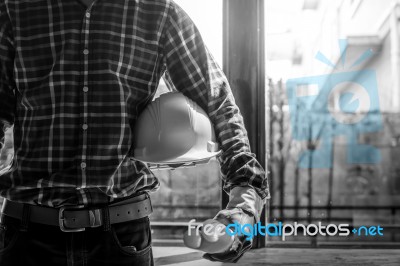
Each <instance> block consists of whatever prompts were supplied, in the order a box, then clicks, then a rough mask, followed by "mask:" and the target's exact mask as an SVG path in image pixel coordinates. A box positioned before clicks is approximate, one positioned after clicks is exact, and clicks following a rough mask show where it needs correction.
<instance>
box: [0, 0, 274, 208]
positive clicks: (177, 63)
mask: <svg viewBox="0 0 400 266" xmlns="http://www.w3.org/2000/svg"><path fill="white" fill-rule="evenodd" d="M0 60H1V64H0V126H1V128H2V129H5V128H7V127H10V126H12V125H14V150H15V156H14V160H13V165H12V167H11V170H10V171H9V172H7V173H6V174H4V175H3V176H1V177H0V195H1V196H3V197H6V198H8V199H10V200H14V201H20V202H26V203H33V204H42V205H48V206H61V205H65V204H85V205H89V204H97V203H103V202H107V201H110V200H112V199H114V198H122V197H126V196H129V195H132V194H134V193H136V192H138V191H154V190H156V189H157V188H158V187H159V182H158V180H157V178H156V177H155V176H154V175H153V174H152V172H151V171H150V170H149V169H148V168H147V167H146V165H144V164H143V163H141V162H138V161H134V160H132V159H131V158H130V157H131V150H132V137H133V136H132V128H133V126H134V125H135V121H136V119H137V117H138V115H139V114H140V112H141V111H142V110H143V109H144V108H145V106H146V105H147V104H148V103H149V102H150V101H151V100H152V98H153V96H154V94H155V91H156V89H157V86H158V84H159V80H160V78H161V77H162V75H163V74H164V73H165V72H166V71H167V72H168V76H169V77H170V81H172V82H173V84H174V86H175V87H176V88H177V89H178V90H179V91H181V92H182V93H183V94H185V95H186V96H187V97H189V98H191V99H192V100H194V101H195V102H196V103H198V104H199V105H200V106H201V107H202V108H203V109H204V110H206V111H207V112H208V114H209V116H210V119H211V121H212V122H213V124H214V126H215V131H216V134H217V136H218V141H219V142H220V144H221V147H222V150H223V155H222V157H221V158H220V161H221V172H222V175H223V178H224V179H225V185H224V188H225V189H226V190H229V189H231V188H232V187H234V186H246V185H250V186H252V187H254V188H255V190H256V191H257V192H258V194H259V195H260V196H261V197H262V198H266V197H268V196H269V191H268V185H267V179H266V176H265V172H264V170H263V169H262V167H261V166H260V164H259V163H258V162H257V160H256V159H255V157H254V154H252V153H251V152H250V147H249V143H248V138H247V133H246V130H245V128H244V125H243V120H242V116H241V114H240V112H239V110H238V107H237V106H236V104H235V102H234V98H233V96H232V92H231V90H230V88H229V85H228V83H227V81H226V78H225V76H224V74H223V73H222V71H221V69H220V68H219V67H218V66H217V64H216V63H215V61H214V59H213V58H212V56H211V55H210V53H209V52H208V51H207V49H206V47H205V45H204V43H203V41H202V39H201V36H200V34H199V32H198V30H197V29H196V27H195V25H194V24H193V22H192V21H191V20H190V18H189V17H188V16H187V14H185V13H184V11H183V10H182V9H181V8H180V7H178V6H177V5H176V4H175V3H174V2H172V1H171V0H162V1H150V0H136V1H133V0H130V1H128V0H118V1H106V0H104V1H94V3H92V5H91V6H89V7H87V8H86V7H85V6H83V5H82V4H81V3H80V2H79V1H77V0H75V1H72V0H71V1H62V0H58V1H56V0H51V1H50V0H47V1H46V0H35V1H14V0H1V1H0ZM3 131H4V130H0V132H1V135H0V137H1V142H4V133H3Z"/></svg>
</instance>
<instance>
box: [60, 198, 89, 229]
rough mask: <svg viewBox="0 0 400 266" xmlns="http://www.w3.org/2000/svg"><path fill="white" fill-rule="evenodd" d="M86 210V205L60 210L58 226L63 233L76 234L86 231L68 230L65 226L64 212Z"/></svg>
mask: <svg viewBox="0 0 400 266" xmlns="http://www.w3.org/2000/svg"><path fill="white" fill-rule="evenodd" d="M83 208H85V206H84V205H77V206H63V207H61V208H60V209H59V211H58V224H59V226H60V229H61V231H63V232H66V233H75V232H82V231H85V227H82V228H73V229H70V228H67V227H65V225H64V212H65V211H66V210H78V209H83Z"/></svg>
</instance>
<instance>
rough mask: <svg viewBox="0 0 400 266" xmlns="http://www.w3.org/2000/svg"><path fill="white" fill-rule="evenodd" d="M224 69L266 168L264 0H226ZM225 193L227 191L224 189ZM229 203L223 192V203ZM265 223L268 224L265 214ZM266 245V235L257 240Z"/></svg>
mask: <svg viewBox="0 0 400 266" xmlns="http://www.w3.org/2000/svg"><path fill="white" fill-rule="evenodd" d="M223 10H224V16H223V22H224V25H223V31H224V38H223V52H224V60H223V61H224V64H223V68H224V72H225V74H226V75H227V78H228V81H229V83H230V85H231V88H232V91H233V94H234V96H235V100H236V103H237V105H238V106H239V108H240V110H241V112H242V115H243V118H244V123H245V126H246V129H247V131H248V135H249V140H250V145H251V148H252V152H253V153H255V154H256V156H257V159H258V161H259V162H260V163H261V165H262V166H263V167H264V168H265V154H266V148H265V59H264V52H265V47H264V1H263V0H246V1H243V0H224V8H223ZM223 194H224V193H223ZM226 203H227V196H226V195H225V196H223V199H222V204H223V206H225V205H226ZM261 223H263V224H265V215H263V216H262V221H261ZM254 246H255V247H264V246H265V237H259V238H257V239H255V241H254Z"/></svg>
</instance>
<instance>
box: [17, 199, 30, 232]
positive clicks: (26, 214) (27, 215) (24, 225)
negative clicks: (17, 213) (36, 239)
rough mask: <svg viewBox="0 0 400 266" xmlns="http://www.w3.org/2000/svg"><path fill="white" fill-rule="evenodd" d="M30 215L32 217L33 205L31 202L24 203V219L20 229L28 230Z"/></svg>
mask: <svg viewBox="0 0 400 266" xmlns="http://www.w3.org/2000/svg"><path fill="white" fill-rule="evenodd" d="M30 217H31V206H29V204H24V205H23V207H22V219H21V225H20V229H19V230H20V231H21V232H27V231H28V225H29V220H30Z"/></svg>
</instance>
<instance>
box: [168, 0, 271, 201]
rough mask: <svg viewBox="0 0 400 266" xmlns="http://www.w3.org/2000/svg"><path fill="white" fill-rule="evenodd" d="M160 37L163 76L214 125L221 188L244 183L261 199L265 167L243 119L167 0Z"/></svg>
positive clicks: (192, 30)
mask: <svg viewBox="0 0 400 266" xmlns="http://www.w3.org/2000/svg"><path fill="white" fill-rule="evenodd" d="M163 38H164V47H163V50H164V53H163V56H164V60H165V65H166V71H167V74H168V75H166V76H167V77H169V78H170V80H171V81H172V83H173V84H174V86H175V88H176V89H177V90H178V91H180V92H182V93H183V94H184V95H185V96H187V97H189V98H190V99H192V100H193V101H195V102H196V103H197V104H198V105H199V106H200V107H202V108H203V109H204V110H205V111H206V112H207V113H208V115H209V117H210V120H211V122H212V123H213V125H214V129H215V132H216V135H217V139H218V142H219V144H220V145H221V148H222V151H223V153H222V155H221V157H220V163H221V173H222V178H223V180H224V190H225V191H226V192H228V193H229V191H230V190H231V189H232V188H234V187H236V186H241V187H243V186H250V187H252V188H254V189H255V191H256V192H257V194H258V195H259V196H260V197H261V198H262V199H265V198H269V197H270V194H269V188H268V182H267V177H266V174H265V171H264V169H263V168H262V167H261V165H260V164H259V162H258V161H257V160H256V158H255V155H254V154H253V153H251V151H250V145H249V140H248V137H247V132H246V129H245V127H244V123H243V117H242V115H241V113H240V110H239V108H238V106H237V105H236V104H235V100H234V98H233V94H232V91H231V88H230V86H229V84H228V82H227V79H226V77H225V75H224V73H223V72H222V70H221V68H220V67H219V66H218V64H217V63H216V62H215V60H214V58H213V57H212V55H211V54H210V52H209V51H208V50H207V48H206V46H205V44H204V42H203V40H202V38H201V36H200V33H199V31H198V30H197V28H196V26H195V25H194V23H193V22H192V20H191V19H190V18H189V16H188V15H187V14H186V13H185V12H184V11H183V10H182V9H181V8H180V7H179V6H177V5H176V4H175V3H173V2H171V5H170V8H169V13H168V15H167V20H166V27H165V31H164V33H163ZM238 63H239V62H238Z"/></svg>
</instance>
